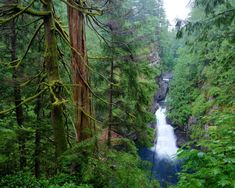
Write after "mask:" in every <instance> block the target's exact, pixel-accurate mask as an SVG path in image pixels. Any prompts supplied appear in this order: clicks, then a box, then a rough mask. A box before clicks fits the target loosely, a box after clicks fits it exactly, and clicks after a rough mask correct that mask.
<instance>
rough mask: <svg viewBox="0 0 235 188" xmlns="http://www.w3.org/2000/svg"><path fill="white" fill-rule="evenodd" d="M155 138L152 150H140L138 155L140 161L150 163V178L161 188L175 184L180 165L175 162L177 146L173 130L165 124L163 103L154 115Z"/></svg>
mask: <svg viewBox="0 0 235 188" xmlns="http://www.w3.org/2000/svg"><path fill="white" fill-rule="evenodd" d="M155 115H156V119H157V123H156V134H155V135H156V138H155V143H154V146H153V147H152V148H140V149H139V155H140V157H141V159H142V160H146V161H149V162H151V168H150V169H149V170H150V171H151V177H150V179H154V178H156V179H157V180H159V182H160V184H161V187H167V185H171V184H176V183H177V179H178V178H177V172H179V170H180V164H179V162H178V160H177V157H176V153H177V150H178V148H177V146H176V136H175V134H174V129H173V127H172V126H171V125H169V124H167V122H166V108H165V104H164V102H161V104H159V108H158V110H157V111H156V113H155Z"/></svg>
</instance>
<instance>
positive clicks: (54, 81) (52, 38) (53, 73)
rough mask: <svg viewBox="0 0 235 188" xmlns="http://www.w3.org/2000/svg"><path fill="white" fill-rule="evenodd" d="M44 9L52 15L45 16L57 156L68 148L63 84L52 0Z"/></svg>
mask: <svg viewBox="0 0 235 188" xmlns="http://www.w3.org/2000/svg"><path fill="white" fill-rule="evenodd" d="M44 2H45V5H44V9H45V10H46V11H50V12H51V15H49V16H46V17H44V27H45V44H46V52H45V62H46V69H47V74H48V82H49V87H50V91H51V100H52V107H51V119H52V127H53V131H54V142H55V147H56V156H57V157H58V156H60V155H61V154H62V153H63V152H64V151H65V150H66V149H67V142H66V137H65V130H64V118H63V103H62V90H63V85H62V83H61V81H60V76H59V65H58V60H59V58H58V51H57V41H56V33H55V32H56V31H55V28H54V25H55V24H54V15H53V6H52V0H45V1H44Z"/></svg>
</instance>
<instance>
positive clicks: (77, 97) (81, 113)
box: [68, 0, 92, 142]
mask: <svg viewBox="0 0 235 188" xmlns="http://www.w3.org/2000/svg"><path fill="white" fill-rule="evenodd" d="M68 2H69V3H70V4H74V1H73V0H68ZM68 19H69V33H70V42H71V46H72V47H73V49H74V50H72V62H71V66H72V74H73V84H74V88H73V99H74V104H75V127H76V135H77V141H78V142H80V141H82V140H85V139H87V138H90V137H91V136H92V125H91V120H90V118H89V116H90V115H91V97H90V91H89V88H88V86H87V84H88V70H87V64H88V59H87V54H86V45H85V42H86V39H85V21H84V15H83V14H82V13H81V12H79V11H78V10H76V9H74V8H72V7H70V6H68Z"/></svg>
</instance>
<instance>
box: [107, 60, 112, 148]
mask: <svg viewBox="0 0 235 188" xmlns="http://www.w3.org/2000/svg"><path fill="white" fill-rule="evenodd" d="M109 90H110V91H109V126H108V146H109V147H111V138H112V123H113V60H112V61H111V65H110V89H109Z"/></svg>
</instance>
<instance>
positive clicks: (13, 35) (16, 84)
mask: <svg viewBox="0 0 235 188" xmlns="http://www.w3.org/2000/svg"><path fill="white" fill-rule="evenodd" d="M15 24H16V22H15V20H13V21H12V23H11V31H12V32H11V60H12V61H16V60H17V55H16V40H17V36H16V29H15ZM12 78H13V81H14V98H15V107H16V108H15V113H16V121H17V124H18V125H19V128H20V130H19V133H18V142H19V153H20V161H19V163H20V169H21V170H23V169H24V167H25V166H26V151H25V142H26V140H25V137H24V134H23V131H22V130H21V128H22V127H23V122H24V113H23V107H22V105H20V103H21V102H22V100H21V89H20V85H19V80H18V78H19V69H18V68H17V67H16V68H14V69H13V74H12Z"/></svg>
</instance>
